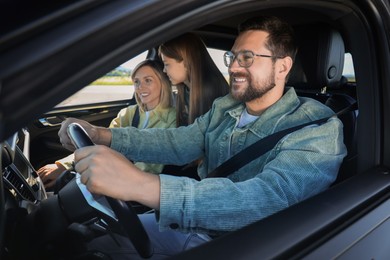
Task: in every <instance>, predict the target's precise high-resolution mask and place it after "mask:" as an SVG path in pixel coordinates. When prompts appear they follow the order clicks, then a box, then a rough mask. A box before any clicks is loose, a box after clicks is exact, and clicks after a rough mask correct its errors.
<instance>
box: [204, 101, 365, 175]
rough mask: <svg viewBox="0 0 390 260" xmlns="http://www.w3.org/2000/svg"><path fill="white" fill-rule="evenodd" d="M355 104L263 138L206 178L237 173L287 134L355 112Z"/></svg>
mask: <svg viewBox="0 0 390 260" xmlns="http://www.w3.org/2000/svg"><path fill="white" fill-rule="evenodd" d="M357 108H358V106H357V102H354V103H353V104H351V105H349V106H348V107H346V108H344V109H342V110H340V111H339V112H337V113H335V114H334V115H332V116H330V117H325V118H322V119H318V120H315V121H311V122H308V123H305V124H301V125H297V126H294V127H291V128H287V129H285V130H282V131H279V132H276V133H273V134H271V135H269V136H266V137H264V138H263V139H261V140H259V141H257V142H255V143H253V144H251V145H250V146H248V147H247V148H245V149H244V150H242V151H240V152H239V153H237V154H235V155H234V156H232V157H231V158H229V159H228V160H227V161H225V162H224V163H222V164H221V165H219V166H218V167H217V168H215V169H214V170H213V171H212V172H210V173H209V174H208V175H207V178H216V177H227V176H229V175H230V174H232V173H233V172H235V171H237V170H238V169H240V168H241V167H243V166H244V165H246V164H248V163H249V162H251V161H253V160H254V159H256V158H258V157H260V156H261V155H263V154H265V153H266V152H268V151H269V150H271V149H272V148H273V147H274V146H275V145H276V144H277V143H278V142H279V140H280V139H281V138H282V137H283V136H286V135H287V134H289V133H292V132H294V131H297V130H299V129H301V128H303V127H305V126H309V125H314V124H322V123H325V122H326V121H328V119H329V118H331V117H333V116H340V115H342V114H345V113H348V112H351V111H355V110H357Z"/></svg>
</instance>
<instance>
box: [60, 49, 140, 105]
mask: <svg viewBox="0 0 390 260" xmlns="http://www.w3.org/2000/svg"><path fill="white" fill-rule="evenodd" d="M146 55H147V52H146V51H145V52H143V53H141V54H139V55H138V56H136V57H134V58H133V59H131V60H129V61H127V62H125V63H123V64H122V65H120V66H119V67H118V68H116V69H114V70H112V71H110V72H109V73H107V74H106V75H104V76H103V77H101V78H99V79H97V80H95V81H94V82H92V83H91V84H89V85H88V86H86V87H84V88H83V89H81V90H80V91H78V92H76V93H75V94H74V95H72V96H71V97H69V98H67V99H66V100H64V101H63V102H61V103H60V104H58V105H57V107H66V106H74V105H85V104H96V103H103V102H110V101H117V100H127V99H131V98H133V95H134V87H133V82H132V81H131V77H130V75H131V71H132V70H133V68H134V67H135V66H136V65H137V64H138V63H139V62H141V61H143V60H144V59H146Z"/></svg>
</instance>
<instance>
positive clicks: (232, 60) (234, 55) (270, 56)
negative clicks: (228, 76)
mask: <svg viewBox="0 0 390 260" xmlns="http://www.w3.org/2000/svg"><path fill="white" fill-rule="evenodd" d="M242 53H251V54H252V56H253V58H252V62H251V64H249V65H244V64H241V63H240V60H237V62H238V65H240V67H243V68H249V67H250V66H252V64H253V61H254V60H255V59H254V58H255V57H256V56H257V57H263V58H273V59H282V58H283V57H280V56H274V55H265V54H257V53H254V52H253V51H247V50H245V51H239V52H238V53H237V54H234V53H233V52H232V51H227V52H225V53H224V54H223V63H224V64H225V66H226V67H228V68H229V67H230V66H231V65H232V64H233V63H234V61H235V60H236V58H237V56H238V55H240V54H242ZM227 57H229V58H231V57H233V59H231V62H230V64H228V63H227V59H226V58H227Z"/></svg>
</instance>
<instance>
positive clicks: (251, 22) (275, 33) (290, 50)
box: [238, 16, 297, 61]
mask: <svg viewBox="0 0 390 260" xmlns="http://www.w3.org/2000/svg"><path fill="white" fill-rule="evenodd" d="M249 30H260V31H265V32H267V33H268V34H269V36H268V39H267V42H266V44H265V47H266V48H267V49H269V50H270V51H271V53H272V55H273V56H276V57H286V56H289V57H291V59H292V60H293V61H294V60H295V55H296V53H297V46H296V43H295V35H294V30H293V29H292V27H291V26H290V25H289V24H288V23H286V22H285V21H283V20H282V19H280V18H278V17H275V16H260V17H253V18H249V19H248V20H246V21H245V22H243V23H242V24H240V25H239V26H238V32H239V33H242V32H245V31H249Z"/></svg>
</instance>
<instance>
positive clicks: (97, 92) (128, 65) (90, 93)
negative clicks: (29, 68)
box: [57, 48, 228, 107]
mask: <svg viewBox="0 0 390 260" xmlns="http://www.w3.org/2000/svg"><path fill="white" fill-rule="evenodd" d="M208 51H209V53H210V56H211V57H212V59H213V61H214V62H215V64H216V65H217V67H218V68H219V69H220V70H221V72H222V73H223V75H225V77H226V79H227V80H228V73H227V67H226V66H225V65H224V63H223V53H224V52H225V51H222V50H217V49H211V48H209V49H208ZM146 56H147V51H145V52H143V53H141V54H140V55H138V56H136V57H134V58H133V59H131V60H129V61H127V62H125V63H123V64H122V65H121V66H119V67H118V68H116V69H115V70H113V71H110V72H109V73H107V74H106V75H104V76H103V77H101V78H99V79H97V80H95V81H94V82H92V83H91V84H89V85H88V86H86V87H84V88H83V89H81V90H80V91H78V92H77V93H75V94H74V95H73V96H71V97H69V98H67V99H66V100H64V101H63V102H61V103H60V104H58V105H57V107H66V106H74V105H86V104H96V103H103V102H109V101H118V100H127V99H131V98H133V95H134V86H133V82H132V81H131V78H130V75H131V72H132V70H133V69H134V67H135V66H136V65H137V64H138V63H140V62H141V61H143V60H144V59H146Z"/></svg>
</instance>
